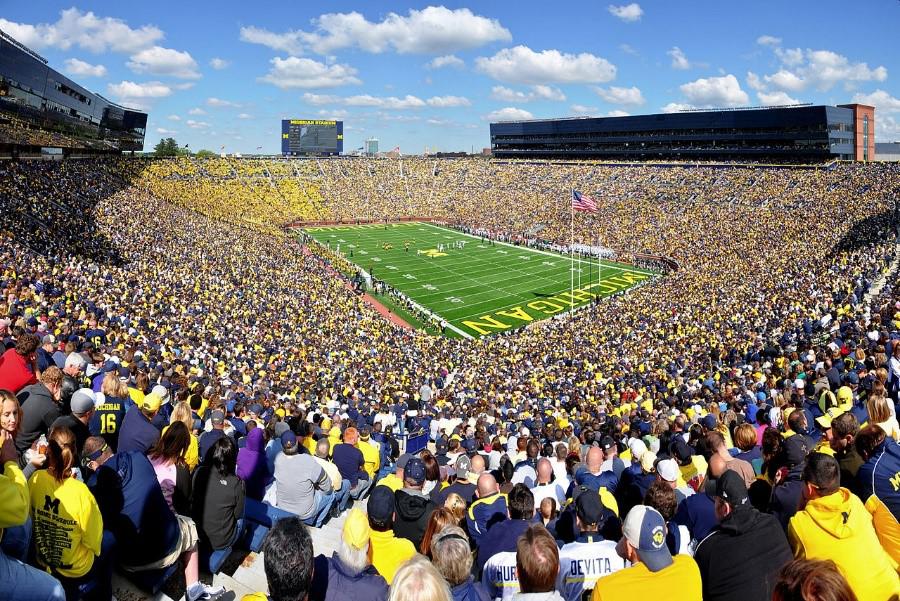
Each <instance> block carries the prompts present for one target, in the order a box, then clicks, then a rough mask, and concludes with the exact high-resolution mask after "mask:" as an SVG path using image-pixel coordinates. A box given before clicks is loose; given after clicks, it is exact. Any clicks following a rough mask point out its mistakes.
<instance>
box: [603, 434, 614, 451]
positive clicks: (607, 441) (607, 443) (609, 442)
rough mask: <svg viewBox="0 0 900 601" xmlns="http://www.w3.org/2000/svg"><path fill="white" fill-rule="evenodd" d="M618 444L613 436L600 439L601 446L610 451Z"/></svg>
mask: <svg viewBox="0 0 900 601" xmlns="http://www.w3.org/2000/svg"><path fill="white" fill-rule="evenodd" d="M615 446H616V441H615V440H613V437H612V436H604V437H603V438H601V439H600V448H601V449H603V450H604V451H608V450H610V449H611V448H613V447H615Z"/></svg>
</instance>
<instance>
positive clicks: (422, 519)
mask: <svg viewBox="0 0 900 601" xmlns="http://www.w3.org/2000/svg"><path fill="white" fill-rule="evenodd" d="M424 484H425V464H424V463H422V460H421V459H419V458H418V457H413V458H412V459H410V460H409V461H408V462H407V464H406V468H405V469H404V470H403V488H401V489H400V490H398V491H397V492H395V493H394V502H395V504H396V514H397V517H396V519H395V521H394V534H396V535H397V536H398V537H399V538H405V539H407V540H408V541H410V542H411V543H412V544H413V546H414V547H415V548H417V549H418V548H419V547H421V545H422V538H423V537H424V536H425V530H426V528H427V527H428V518H429V517H430V516H431V512H432V511H433V510H434V509H435V504H434V501H432V500H431V498H430V497H429V496H428V495H426V494H425V493H423V492H422V487H423V485H424ZM351 490H352V489H351Z"/></svg>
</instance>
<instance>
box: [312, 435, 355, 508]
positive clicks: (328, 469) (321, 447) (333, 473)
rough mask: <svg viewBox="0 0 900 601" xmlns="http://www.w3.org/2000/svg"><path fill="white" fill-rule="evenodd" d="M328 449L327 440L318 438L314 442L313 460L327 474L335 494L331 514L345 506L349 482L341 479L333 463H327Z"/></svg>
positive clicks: (329, 445)
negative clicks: (314, 452)
mask: <svg viewBox="0 0 900 601" xmlns="http://www.w3.org/2000/svg"><path fill="white" fill-rule="evenodd" d="M330 448H331V443H329V442H328V439H327V438H320V439H319V440H318V441H317V442H316V454H315V455H314V458H315V460H316V463H318V464H319V465H321V466H322V469H323V470H325V473H326V474H328V478H329V479H331V488H332V489H333V490H334V494H335V500H334V507H333V508H332V513H335V512H336V511H337V509H338V508H339V507H343V506H345V505H346V504H347V498H348V497H349V495H350V481H349V480H345V479H344V478H342V477H341V472H340V470H339V469H338V468H337V466H336V465H335V464H334V462H333V461H329V459H328V449H330Z"/></svg>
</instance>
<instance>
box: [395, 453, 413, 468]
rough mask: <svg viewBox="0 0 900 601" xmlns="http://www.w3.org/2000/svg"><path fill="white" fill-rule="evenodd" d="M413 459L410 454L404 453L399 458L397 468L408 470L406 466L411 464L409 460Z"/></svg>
mask: <svg viewBox="0 0 900 601" xmlns="http://www.w3.org/2000/svg"><path fill="white" fill-rule="evenodd" d="M410 459H412V455H410V454H409V453H403V454H402V455H400V457H398V458H397V467H399V468H400V469H401V470H402V469H406V464H407V463H409V460H410Z"/></svg>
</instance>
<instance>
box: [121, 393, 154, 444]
mask: <svg viewBox="0 0 900 601" xmlns="http://www.w3.org/2000/svg"><path fill="white" fill-rule="evenodd" d="M158 440H159V430H157V429H156V427H155V426H154V425H153V424H151V423H150V420H148V419H147V418H146V417H145V416H144V414H143V413H141V410H140V409H139V408H138V407H137V405H135V406H134V407H132V408H131V409H129V410H128V412H127V413H126V414H125V419H123V420H122V429H121V430H120V431H119V440H118V442H119V448H118V449H116V450H117V451H118V452H120V453H124V452H128V451H137V452H138V453H144V454H145V455H146V454H147V451H149V450H150V449H151V448H152V447H153V445H155V444H156V442H157V441H158Z"/></svg>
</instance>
